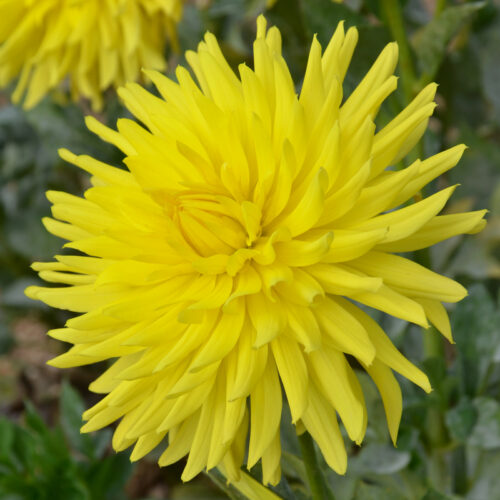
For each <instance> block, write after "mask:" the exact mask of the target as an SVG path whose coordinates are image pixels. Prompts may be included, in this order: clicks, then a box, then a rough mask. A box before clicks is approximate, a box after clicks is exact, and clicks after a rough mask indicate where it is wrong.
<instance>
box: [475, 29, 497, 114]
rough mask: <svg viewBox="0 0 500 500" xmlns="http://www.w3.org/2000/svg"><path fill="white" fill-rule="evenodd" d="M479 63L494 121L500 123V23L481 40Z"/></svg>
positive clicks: (484, 89)
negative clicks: (499, 54) (499, 58)
mask: <svg viewBox="0 0 500 500" xmlns="http://www.w3.org/2000/svg"><path fill="white" fill-rule="evenodd" d="M480 47H481V48H480V51H479V61H480V65H481V76H482V81H483V91H484V94H485V97H486V98H487V100H488V101H489V102H490V103H491V105H492V108H493V112H494V113H493V114H494V119H495V120H496V122H497V123H500V64H498V47H500V22H499V21H498V20H497V22H496V23H494V24H493V26H491V28H490V29H489V30H488V32H487V33H486V35H485V36H484V37H483V38H482V39H481V46H480Z"/></svg>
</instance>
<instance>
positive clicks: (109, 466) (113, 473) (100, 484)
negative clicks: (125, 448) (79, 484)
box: [86, 453, 134, 500]
mask: <svg viewBox="0 0 500 500" xmlns="http://www.w3.org/2000/svg"><path fill="white" fill-rule="evenodd" d="M133 469H134V464H132V463H131V462H130V459H129V456H128V454H127V453H117V454H115V455H111V456H108V457H106V458H104V459H101V460H99V461H96V462H95V463H94V464H93V466H92V467H91V469H90V470H89V472H88V473H87V475H86V478H87V482H88V487H89V489H90V491H91V498H92V499H94V498H99V499H101V498H102V499H106V500H122V499H123V490H124V488H125V484H126V483H127V481H128V479H129V477H130V476H131V474H132V470H133Z"/></svg>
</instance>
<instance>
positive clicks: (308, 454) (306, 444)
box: [298, 432, 335, 500]
mask: <svg viewBox="0 0 500 500" xmlns="http://www.w3.org/2000/svg"><path fill="white" fill-rule="evenodd" d="M298 439H299V445H300V451H301V453H302V459H303V461H304V465H305V467H306V474H307V479H308V480H309V488H310V490H311V495H312V499H313V500H326V499H329V500H335V497H334V496H333V493H332V492H331V491H330V489H329V488H328V486H327V485H326V483H325V479H324V478H323V474H322V473H321V469H320V467H319V464H318V459H317V456H316V450H315V449H314V442H313V440H312V438H311V436H310V434H309V433H308V432H304V433H303V434H301V435H300V436H298Z"/></svg>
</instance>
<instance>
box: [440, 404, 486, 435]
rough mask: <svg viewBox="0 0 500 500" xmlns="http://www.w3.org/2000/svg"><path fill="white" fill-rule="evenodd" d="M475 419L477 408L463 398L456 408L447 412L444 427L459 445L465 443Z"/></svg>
mask: <svg viewBox="0 0 500 500" xmlns="http://www.w3.org/2000/svg"><path fill="white" fill-rule="evenodd" d="M477 418H478V411H477V408H476V407H475V406H474V404H473V403H472V402H471V401H470V400H469V399H468V398H463V399H462V400H461V401H460V403H459V404H458V405H457V406H455V407H454V408H452V409H451V410H448V412H447V413H446V416H445V421H446V426H447V428H448V431H449V433H450V435H451V437H452V438H453V439H455V440H456V441H458V442H459V443H463V442H465V440H466V439H467V438H468V437H469V436H470V433H471V431H472V429H473V428H474V425H475V424H476V421H477Z"/></svg>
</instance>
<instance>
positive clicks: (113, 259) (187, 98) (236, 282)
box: [27, 17, 484, 483]
mask: <svg viewBox="0 0 500 500" xmlns="http://www.w3.org/2000/svg"><path fill="white" fill-rule="evenodd" d="M356 41H357V31H356V30H355V29H354V28H351V29H349V30H348V31H347V33H345V32H344V28H343V25H342V24H339V26H338V28H337V30H336V31H335V34H334V35H333V37H332V39H331V41H330V43H329V44H328V46H327V47H326V49H325V51H324V52H322V49H321V46H320V44H319V43H318V41H317V40H316V39H314V40H313V42H312V47H311V51H310V55H309V61H308V64H307V69H306V72H305V77H304V82H303V85H302V89H301V91H300V95H298V96H297V94H296V92H295V86H294V84H293V81H292V79H291V77H290V73H289V71H288V68H287V65H286V63H285V61H284V59H283V57H282V56H281V38H280V32H279V31H278V29H276V28H275V27H273V28H271V29H269V30H267V27H266V21H265V19H264V18H263V17H260V18H259V20H258V30H257V39H256V41H255V44H254V60H255V68H254V70H252V69H250V68H249V67H247V66H246V65H244V64H242V65H241V66H240V67H239V76H237V75H236V74H235V73H234V72H233V71H232V70H231V69H230V67H229V66H228V64H227V63H226V61H225V59H224V57H223V55H222V53H221V51H220V49H219V46H218V44H217V41H216V39H215V37H214V36H213V35H211V34H207V35H206V37H205V41H203V42H202V43H200V45H199V47H198V51H197V52H188V53H187V60H188V62H189V64H190V66H191V68H192V69H193V71H194V73H195V75H196V78H197V80H198V84H197V83H195V81H194V80H193V79H192V77H191V75H190V73H189V72H188V71H187V70H186V69H184V68H182V67H179V68H177V79H178V83H176V82H174V81H172V80H170V79H168V78H166V77H165V76H162V75H160V74H159V73H155V72H148V75H149V76H150V78H151V79H152V80H153V82H154V83H155V85H156V87H157V89H158V91H159V93H160V94H161V96H162V97H161V98H159V97H155V96H154V95H152V94H150V93H149V92H147V91H146V90H144V89H143V88H142V87H140V86H139V85H137V84H133V83H132V84H128V85H127V86H126V87H125V88H123V89H121V90H120V95H121V97H122V99H123V101H124V102H125V104H126V105H127V107H128V108H129V109H130V111H131V112H132V113H133V114H134V115H135V116H136V117H137V118H138V119H139V120H140V121H141V122H142V123H143V124H144V126H141V125H139V124H137V123H136V122H134V121H132V120H128V119H123V120H119V121H118V131H114V130H111V129H109V128H107V127H105V126H104V125H102V124H100V123H99V122H97V121H96V120H95V119H93V118H89V119H88V120H87V124H88V126H89V128H90V129H91V130H92V131H94V132H95V133H96V134H98V135H99V136H100V137H101V138H102V139H104V140H105V141H109V142H111V143H113V144H114V145H116V146H117V147H118V148H120V149H121V150H122V151H123V153H124V154H125V159H124V163H125V165H126V166H127V169H128V170H122V169H119V168H115V167H112V166H109V165H106V164H103V163H101V162H99V161H97V160H95V159H93V158H90V157H88V156H75V155H73V154H72V153H70V152H69V151H66V150H63V151H61V156H62V157H63V158H64V159H65V160H67V161H69V162H71V163H73V164H75V165H77V166H79V167H81V168H82V169H84V170H86V171H87V172H89V173H90V174H91V175H92V183H93V187H91V188H90V189H88V190H87V191H86V192H85V197H84V198H83V199H82V198H79V197H76V196H72V195H69V194H66V193H61V192H49V193H48V197H49V200H50V201H51V202H52V203H53V208H52V211H53V216H54V219H46V220H45V221H44V223H45V225H46V227H47V229H48V230H49V231H51V232H52V233H53V234H55V235H57V236H60V237H62V238H65V239H67V240H69V243H67V244H66V246H67V247H69V248H72V249H76V250H79V251H80V252H83V253H84V254H86V256H81V255H78V256H73V255H72V256H69V255H61V256H56V261H55V262H50V263H36V264H34V269H36V270H37V271H39V273H40V276H41V277H42V278H43V279H45V280H46V281H49V282H55V283H60V284H64V285H68V286H62V287H54V288H42V287H31V288H29V289H28V290H27V293H28V295H29V296H30V297H33V298H36V299H39V300H42V301H44V302H45V303H47V304H49V305H51V306H53V307H58V308H61V309H67V310H70V311H74V312H77V313H82V314H81V315H80V316H77V317H75V318H73V319H70V320H69V321H68V322H67V325H66V327H65V328H62V329H58V330H53V331H51V332H50V335H51V336H52V337H55V338H57V339H61V340H64V341H66V342H70V343H72V344H74V347H72V348H71V349H70V350H69V351H68V352H67V353H65V354H63V355H61V356H59V357H57V358H55V359H54V360H52V362H51V364H52V365H54V366H58V367H62V368H63V367H71V366H77V365H83V364H88V363H94V362H98V361H102V360H106V359H115V358H117V359H116V361H114V362H113V364H112V365H111V366H110V368H108V369H107V370H106V371H105V372H104V373H103V375H102V376H100V377H99V378H98V379H97V380H96V381H95V382H93V383H92V384H91V386H90V389H91V390H92V391H95V392H97V393H102V394H106V396H105V397H104V398H103V399H102V400H101V401H100V402H99V403H98V404H97V405H95V406H94V407H93V408H91V409H89V410H88V411H87V412H86V413H85V414H84V418H85V419H86V420H87V423H86V424H85V425H84V427H83V430H84V431H94V430H96V429H99V428H101V427H104V426H106V425H108V424H110V423H111V422H113V421H115V420H119V419H121V420H120V423H119V424H118V427H117V429H116V431H115V433H114V438H113V445H114V447H115V449H116V450H123V449H125V448H127V447H129V446H131V445H135V447H134V450H133V452H132V459H133V460H136V459H138V458H140V457H142V456H143V455H145V454H146V453H148V452H149V451H150V450H152V449H153V448H154V447H156V446H157V445H159V444H160V443H164V444H163V445H162V446H164V447H165V448H166V449H165V451H164V452H163V454H162V455H161V457H160V459H159V463H160V465H166V464H170V463H172V462H175V461H177V460H179V459H180V458H181V457H183V456H184V455H189V456H188V459H187V465H186V467H185V469H184V473H183V479H184V480H188V479H190V478H192V477H193V476H194V475H196V474H197V473H199V472H200V471H201V470H202V469H204V468H205V467H206V468H211V467H215V466H218V465H221V464H222V465H221V466H222V467H223V468H224V471H225V473H226V474H227V476H228V477H229V478H230V479H233V480H237V478H238V474H239V469H240V466H241V465H242V461H243V459H244V456H245V451H244V450H245V443H246V439H247V436H249V447H248V459H247V466H248V467H252V466H253V465H254V464H255V463H256V462H257V461H258V460H262V468H263V480H264V482H265V483H268V482H271V483H276V482H277V481H278V480H279V478H280V465H279V464H280V432H279V431H280V420H281V413H282V387H283V389H284V393H285V395H286V400H287V401H288V405H289V406H290V410H291V416H292V421H293V423H294V424H296V425H297V426H298V428H299V429H304V428H305V429H307V431H309V433H310V434H311V435H312V436H313V438H314V439H315V441H316V442H317V444H318V445H319V447H320V449H321V451H322V453H323V455H324V457H325V459H326V461H327V462H328V464H329V465H330V466H331V467H332V468H333V469H334V470H336V471H337V472H339V473H343V472H344V471H345V469H346V462H347V456H346V451H345V448H344V442H343V438H342V436H341V433H340V430H339V425H338V422H337V414H338V415H339V416H340V419H341V420H342V422H343V425H344V426H345V429H346V431H347V434H348V435H349V437H350V438H351V439H352V440H354V441H355V442H357V443H360V442H361V441H362V439H363V436H364V434H365V429H366V422H367V416H366V408H365V403H364V399H363V392H362V389H361V386H360V384H359V381H358V378H357V376H356V373H355V371H354V370H353V369H352V368H351V365H350V363H349V361H348V358H347V357H346V355H349V356H352V357H354V358H356V359H357V360H358V361H359V363H360V364H361V365H362V366H363V367H364V369H365V370H366V372H367V373H368V374H369V375H370V376H371V378H372V379H373V380H374V382H375V384H376V385H377V387H378V389H379V391H380V393H381V396H382V400H383V403H384V405H385V410H386V414H387V421H388V427H389V431H390V435H391V437H392V439H393V440H394V441H395V440H396V435H397V431H398V425H399V421H400V417H401V409H402V401H401V391H400V388H399V385H398V382H397V381H396V378H395V376H394V375H393V370H394V371H396V372H398V373H400V374H401V375H403V376H404V377H406V378H408V379H409V380H411V381H413V382H414V383H415V384H417V385H419V386H421V387H422V388H423V389H424V390H426V391H430V385H429V381H428V379H427V377H426V375H425V374H424V373H423V372H422V371H420V370H419V369H418V368H417V367H416V366H414V365H413V364H412V363H411V362H410V361H408V360H407V359H406V358H405V357H404V356H403V355H402V354H401V353H400V352H399V351H398V350H397V349H396V348H395V347H394V345H393V344H392V343H391V341H390V340H389V338H388V337H387V335H386V334H385V333H384V331H383V330H382V329H381V328H380V326H378V324H377V323H376V322H375V321H374V320H373V319H371V317H370V316H368V315H367V314H366V313H365V312H363V311H362V310H361V309H360V308H359V307H358V306H357V305H356V304H357V303H360V304H364V305H366V306H369V307H372V308H375V309H378V310H381V311H384V312H386V313H388V314H391V315H393V316H395V317H398V318H402V319H404V320H407V321H410V322H413V323H416V324H417V325H422V326H424V327H427V326H428V325H429V322H430V323H433V324H434V325H435V326H436V328H437V329H438V330H440V331H441V332H442V333H443V335H444V336H445V337H447V338H449V339H451V332H450V326H449V322H448V318H447V314H446V311H445V309H444V307H443V305H442V302H457V301H459V300H460V299H462V298H463V297H464V296H465V295H466V291H465V289H464V288H463V287H462V286H461V285H459V284H458V283H456V282H454V281H452V280H451V279H449V278H446V277H443V276H440V275H439V274H436V273H434V272H432V271H430V270H428V269H426V268H424V267H422V266H420V265H418V264H416V263H414V262H412V261H411V260H409V259H407V258H405V257H402V256H398V255H396V253H398V252H409V251H412V250H417V249H420V248H424V247H428V246H429V245H432V244H434V243H437V242H438V241H441V240H444V239H446V238H449V237H451V236H454V235H457V234H461V233H471V232H474V231H478V230H479V229H480V228H481V227H482V225H483V223H484V221H483V216H484V211H478V212H469V213H462V214H454V215H438V213H439V212H440V211H441V210H442V208H443V207H444V205H445V203H446V201H447V200H448V198H449V197H450V196H451V194H452V192H453V190H454V189H455V187H454V186H453V187H449V188H446V189H443V190H441V191H439V192H437V193H436V194H433V195H431V196H428V197H426V198H424V199H420V200H418V199H415V200H414V197H416V195H417V194H418V193H419V191H420V190H421V188H422V187H423V186H424V185H426V184H427V183H428V182H429V181H431V180H432V179H434V178H435V177H437V176H438V175H440V174H441V173H443V172H445V171H446V170H448V169H450V168H452V167H453V166H454V165H455V164H456V163H457V162H458V160H459V159H460V157H461V155H462V153H463V151H464V146H456V147H454V148H452V149H449V150H447V151H444V152H442V153H439V154H437V155H435V156H432V157H430V158H427V159H425V160H422V161H421V160H417V161H415V162H414V163H413V164H411V165H410V166H408V167H407V168H403V169H401V170H395V169H389V168H388V167H390V166H391V165H395V164H396V163H397V162H399V160H400V159H401V158H403V157H404V156H405V155H406V153H408V152H409V151H410V150H411V149H412V148H413V146H414V145H415V144H416V143H417V141H418V140H419V138H420V137H421V136H422V134H423V132H424V130H425V128H426V124H427V121H428V119H429V116H430V115H431V114H432V111H433V109H434V104H433V97H434V93H435V91H436V86H435V85H434V84H431V85H429V86H427V87H426V88H425V89H424V90H422V92H421V93H420V94H418V96H417V97H416V98H415V99H414V101H413V102H412V103H411V104H410V105H409V106H408V107H407V108H406V109H404V110H403V111H402V112H401V113H400V114H399V115H397V116H396V117H395V118H394V119H393V120H392V121H390V122H389V123H388V124H387V125H386V126H385V127H383V128H381V129H380V130H376V127H375V124H374V121H373V120H374V117H375V115H376V114H377V110H378V109H379V107H380V105H381V103H382V102H383V100H384V99H385V98H386V97H387V96H388V95H389V94H390V93H391V92H392V91H394V89H395V88H396V78H395V77H394V76H393V71H394V69H395V66H396V61H397V54H398V50H397V46H396V45H395V44H393V43H391V44H389V45H388V46H387V47H386V48H385V49H384V50H383V51H382V53H381V54H380V56H379V57H378V59H377V60H376V61H375V63H374V65H373V67H372V68H371V69H370V71H369V72H368V73H367V75H366V76H365V77H364V79H363V80H362V81H361V83H360V84H359V85H358V87H357V88H356V89H355V90H354V91H353V92H352V93H351V95H350V96H349V97H347V98H346V99H344V100H343V95H342V81H343V79H344V75H345V74H346V71H347V67H348V65H349V62H350V59H351V55H352V53H353V50H354V47H355V45H356ZM167 436H168V446H167V445H166V443H167Z"/></svg>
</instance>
